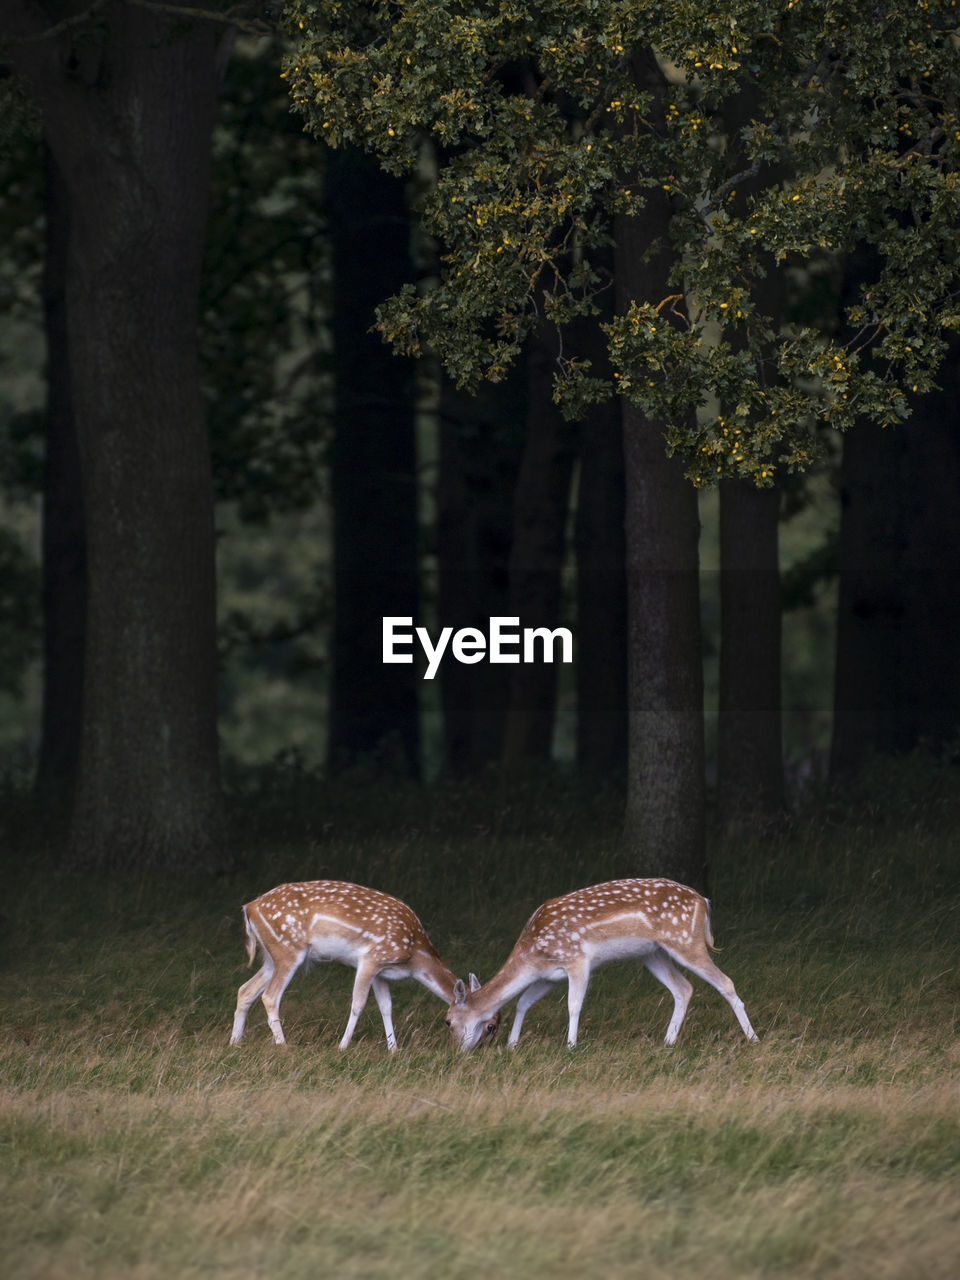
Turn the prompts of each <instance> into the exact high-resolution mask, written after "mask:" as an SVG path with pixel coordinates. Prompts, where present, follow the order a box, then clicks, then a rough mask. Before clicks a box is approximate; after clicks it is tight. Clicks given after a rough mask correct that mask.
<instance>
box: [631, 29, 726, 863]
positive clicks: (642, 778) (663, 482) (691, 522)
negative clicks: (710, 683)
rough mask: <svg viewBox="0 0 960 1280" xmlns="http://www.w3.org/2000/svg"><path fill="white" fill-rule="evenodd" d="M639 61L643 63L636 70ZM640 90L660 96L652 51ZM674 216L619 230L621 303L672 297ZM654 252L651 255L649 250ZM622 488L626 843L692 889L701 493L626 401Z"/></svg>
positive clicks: (661, 202) (701, 788)
mask: <svg viewBox="0 0 960 1280" xmlns="http://www.w3.org/2000/svg"><path fill="white" fill-rule="evenodd" d="M639 61H640V60H639V59H638V62H639ZM640 78H641V80H642V84H643V87H644V88H647V89H652V90H653V92H654V93H656V94H660V93H662V87H663V78H662V74H661V72H660V69H659V67H658V66H657V63H656V60H655V59H654V57H653V55H652V54H647V55H646V56H645V57H644V58H643V65H642V66H641V67H640ZM669 226H670V207H669V202H668V200H667V198H666V196H664V195H663V194H662V193H660V192H659V191H651V192H650V193H649V194H648V196H647V204H646V206H645V207H644V209H643V210H642V211H641V213H639V214H638V215H636V216H634V217H629V218H628V217H624V216H620V217H618V219H617V221H616V225H615V229H614V237H615V245H616V248H615V258H614V266H615V273H616V299H617V310H618V313H619V314H624V313H625V312H626V310H627V309H628V307H629V304H630V302H631V301H633V300H634V299H646V300H649V301H652V302H654V303H657V302H659V301H660V300H661V299H662V298H663V297H665V296H666V295H667V294H668V293H669V292H670V286H669V284H668V278H667V277H668V272H669V269H670V266H671V264H672V251H671V249H670V247H669V239H668V234H669ZM655 243H657V244H659V248H658V249H657V250H656V252H655V253H654V254H653V255H652V256H648V254H649V251H650V248H651V245H653V244H655ZM623 437H624V440H623V443H624V475H625V487H626V568H627V611H628V650H627V671H628V697H629V741H628V759H627V804H626V822H625V834H626V837H627V840H628V841H629V843H630V845H631V846H632V847H633V848H634V849H635V851H636V855H635V856H636V859H637V864H638V868H639V869H640V870H641V871H642V872H643V873H644V874H648V873H653V874H658V875H668V876H672V877H674V878H675V879H678V880H681V881H683V882H684V883H686V884H690V885H693V886H694V887H697V888H699V887H702V886H704V883H705V879H706V866H705V851H704V803H705V780H704V742H703V665H702V654H701V647H700V586H699V551H698V540H699V517H698V513H697V496H696V491H695V490H694V488H693V486H692V485H691V484H690V482H689V481H688V480H687V479H686V478H685V477H684V475H683V471H682V469H681V467H680V464H679V463H678V461H677V460H676V459H673V458H668V457H667V454H666V449H665V446H664V440H663V435H662V431H661V428H660V426H659V424H657V423H656V422H651V421H649V420H648V419H646V418H645V417H644V415H643V414H642V413H641V411H640V410H639V409H637V408H636V407H635V406H634V405H632V404H631V403H630V402H629V401H627V400H624V401H623Z"/></svg>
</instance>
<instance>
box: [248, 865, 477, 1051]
mask: <svg viewBox="0 0 960 1280" xmlns="http://www.w3.org/2000/svg"><path fill="white" fill-rule="evenodd" d="M243 931H244V940H245V942H246V947H247V961H248V963H250V964H252V963H253V959H254V956H255V955H256V952H257V947H258V946H259V947H260V950H261V952H262V953H263V964H262V966H261V968H260V969H259V970H258V971H257V973H255V974H254V976H253V977H252V978H251V979H250V980H249V981H248V982H245V983H244V984H243V986H242V987H241V988H240V990H239V991H238V992H237V1010H236V1013H235V1014H234V1016H233V1033H232V1035H231V1036H230V1043H231V1044H236V1043H237V1041H238V1040H239V1039H240V1038H241V1036H242V1035H243V1029H244V1026H245V1024H246V1021H247V1014H248V1012H249V1011H250V1006H251V1005H252V1004H253V1002H254V1001H255V1000H256V999H257V997H258V996H259V997H260V998H261V999H262V1000H263V1007H264V1008H265V1009H266V1011H267V1022H268V1024H269V1026H270V1030H271V1031H272V1032H273V1038H274V1040H275V1041H276V1043H277V1044H285V1043H286V1041H285V1040H284V1038H283V1027H282V1026H281V1025H280V1001H281V999H282V997H283V993H284V991H285V990H286V989H287V984H288V983H289V982H290V979H291V978H292V977H293V975H294V974H295V973H296V971H297V970H298V969H299V968H300V966H301V965H302V964H303V963H304V962H305V961H307V960H318V961H323V960H339V961H340V962H341V963H342V964H346V965H351V966H352V967H353V968H355V969H356V971H357V975H356V978H355V979H354V983H353V999H352V1000H351V1002H350V1018H349V1020H348V1022H347V1028H346V1030H345V1031H344V1033H343V1038H342V1039H341V1041H340V1048H341V1049H346V1047H347V1045H348V1044H349V1043H350V1041H351V1039H352V1038H353V1032H354V1028H355V1027H356V1025H357V1019H358V1018H359V1017H360V1014H361V1013H362V1012H363V1007H364V1005H365V1004H366V1002H367V996H368V995H369V994H370V988H371V987H372V988H373V994H374V996H375V997H376V1001H377V1004H378V1006H379V1008H380V1016H381V1017H382V1018H383V1029H384V1031H385V1032H386V1036H387V1048H388V1049H390V1051H391V1052H393V1051H394V1050H395V1049H396V1047H397V1038H396V1035H395V1034H394V1030H393V1002H392V1000H391V997H390V988H389V986H388V983H389V982H393V981H396V980H397V979H399V978H416V980H417V981H418V982H420V983H422V984H423V985H424V986H425V987H426V988H427V990H428V991H432V992H433V994H434V995H435V996H439V998H440V999H441V1000H445V1001H446V1002H447V1003H448V1004H449V1003H450V1001H451V1000H452V999H453V992H454V986H455V984H456V981H457V979H456V977H455V975H454V974H453V973H451V972H450V970H449V969H448V968H447V966H446V965H445V964H444V963H443V961H442V960H441V959H440V957H439V956H438V955H437V953H436V951H435V950H434V948H433V944H432V943H431V941H430V939H429V938H428V937H427V935H426V933H425V932H424V929H423V925H422V924H421V923H420V921H419V920H418V919H417V917H416V916H415V915H414V913H413V912H412V911H411V910H410V908H409V907H408V906H407V905H406V903H404V902H401V901H400V900H399V899H398V898H392V897H390V895H389V894H386V893H380V892H379V891H378V890H376V889H365V888H364V887H363V886H362V885H358V884H346V883H344V882H343V881H339V880H308V881H305V882H302V883H299V884H281V885H278V886H277V887H276V888H275V889H271V890H270V892H269V893H265V894H263V895H262V896H261V897H259V898H257V899H256V900H255V901H254V902H248V903H247V905H246V906H245V907H244V908H243Z"/></svg>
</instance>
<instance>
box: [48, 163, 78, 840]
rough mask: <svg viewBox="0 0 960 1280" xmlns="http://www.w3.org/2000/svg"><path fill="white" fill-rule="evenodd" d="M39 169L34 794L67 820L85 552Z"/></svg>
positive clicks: (55, 208)
mask: <svg viewBox="0 0 960 1280" xmlns="http://www.w3.org/2000/svg"><path fill="white" fill-rule="evenodd" d="M44 169H45V175H46V262H45V264H44V273H43V301H44V322H45V329H46V339H47V405H46V450H45V457H44V474H43V535H42V559H43V720H42V736H41V741H40V759H39V763H38V767H37V792H38V794H39V796H40V798H41V800H42V802H43V803H44V805H45V806H46V808H47V810H48V811H51V812H53V814H54V815H55V816H57V817H61V816H62V817H67V816H68V815H69V812H70V806H71V802H72V799H73V789H74V784H75V782H76V776H77V768H78V763H79V758H80V734H81V727H82V723H83V721H82V709H83V698H82V695H83V655H84V636H85V631H86V611H87V548H86V533H85V530H84V518H83V494H82V490H81V484H80V451H79V447H78V444H77V433H76V427H75V424H74V417H73V404H72V396H71V392H70V368H69V360H68V355H69V353H68V348H67V324H66V269H67V246H68V239H69V236H68V229H69V218H68V198H67V192H66V190H65V188H64V184H63V180H62V178H61V176H60V174H59V172H58V171H57V165H56V161H55V160H54V158H53V156H52V155H51V153H50V150H49V148H46V149H45V152H44Z"/></svg>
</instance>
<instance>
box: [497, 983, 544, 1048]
mask: <svg viewBox="0 0 960 1280" xmlns="http://www.w3.org/2000/svg"><path fill="white" fill-rule="evenodd" d="M555 986H556V983H555V982H548V981H547V980H546V979H545V978H541V979H540V980H539V981H537V982H531V984H530V986H529V987H527V989H526V991H524V992H523V993H522V994H521V996H520V999H519V1000H518V1001H517V1011H516V1013H515V1014H514V1015H513V1026H512V1027H511V1028H510V1038H509V1039H508V1040H507V1046H508V1048H510V1049H514V1048H516V1044H517V1041H518V1040H519V1039H520V1028H521V1027H522V1026H523V1019H524V1017H525V1016H526V1012H527V1010H528V1009H529V1008H530V1006H531V1005H532V1004H536V1002H537V1001H538V1000H539V999H541V997H542V996H545V995H546V994H547V992H548V991H550V990H552V988H553V987H555Z"/></svg>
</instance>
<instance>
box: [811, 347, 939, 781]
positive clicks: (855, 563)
mask: <svg viewBox="0 0 960 1280" xmlns="http://www.w3.org/2000/svg"><path fill="white" fill-rule="evenodd" d="M957 347H958V344H956V343H953V344H951V349H950V352H949V355H948V360H947V363H945V365H944V367H943V370H942V373H941V382H942V384H943V385H942V390H939V391H936V392H933V393H931V394H930V395H928V396H925V397H924V398H923V399H922V400H920V401H918V402H917V404H916V405H915V410H914V416H913V417H912V418H911V419H910V420H909V421H908V422H907V423H906V424H905V425H904V426H903V427H899V428H897V429H896V430H893V429H890V428H888V429H887V430H885V431H880V430H878V429H877V428H875V427H872V426H870V425H869V424H864V425H863V426H857V427H854V428H853V429H852V430H851V431H849V432H848V433H847V435H846V437H845V439H844V448H843V476H842V488H841V523H840V557H839V559H840V597H839V604H838V614H837V665H836V676H835V686H834V728H833V742H832V748H831V762H830V764H831V772H833V773H834V774H835V775H837V776H842V775H844V774H848V773H851V772H853V771H855V770H856V769H857V768H859V767H860V766H861V765H862V764H863V763H864V761H865V760H866V759H867V758H868V757H869V756H870V755H871V754H873V753H879V754H883V755H892V754H898V753H901V752H906V751H910V750H912V749H913V748H914V747H916V746H918V745H924V746H927V747H929V748H932V749H934V750H939V749H942V748H943V747H945V746H948V745H949V744H951V743H953V742H955V741H956V737H957V733H958V731H960V647H958V644H957V636H958V635H960V595H958V592H957V587H956V564H957V558H958V556H960V509H958V504H957V500H956V495H957V491H958V487H960V429H958V427H957V422H956V403H957V397H958V395H960V360H958V350H957Z"/></svg>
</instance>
